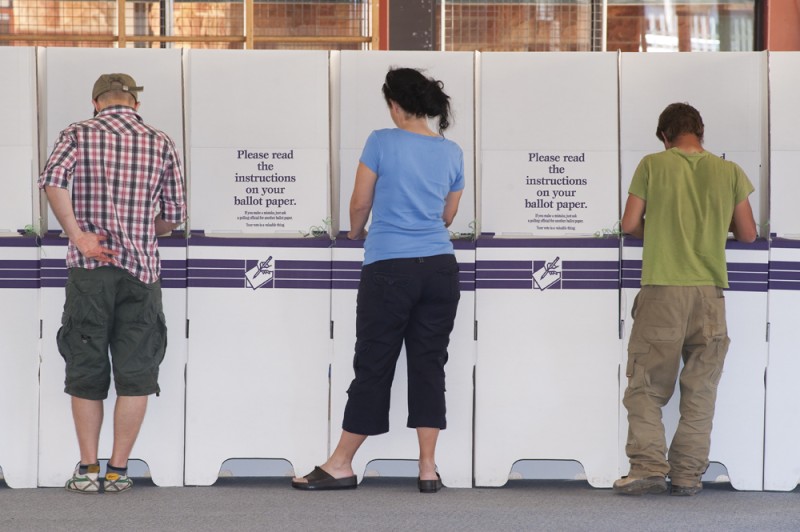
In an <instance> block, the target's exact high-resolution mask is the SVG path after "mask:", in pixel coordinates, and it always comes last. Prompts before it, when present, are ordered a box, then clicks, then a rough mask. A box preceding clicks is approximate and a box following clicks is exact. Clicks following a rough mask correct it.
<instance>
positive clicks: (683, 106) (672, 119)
mask: <svg viewBox="0 0 800 532" xmlns="http://www.w3.org/2000/svg"><path fill="white" fill-rule="evenodd" d="M704 132H705V126H704V125H703V118H702V117H701V116H700V112H699V111H698V110H697V109H695V108H694V107H692V106H691V105H689V104H688V103H672V104H669V105H668V106H667V107H666V109H664V110H663V111H662V112H661V115H660V116H659V117H658V128H657V129H656V137H658V140H660V141H662V142H663V141H664V139H665V138H666V140H667V141H669V142H673V141H674V140H675V139H676V138H678V137H679V136H680V135H684V134H691V135H695V136H696V137H697V140H699V141H700V142H703V133H704Z"/></svg>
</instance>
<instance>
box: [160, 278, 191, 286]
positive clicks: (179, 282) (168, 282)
mask: <svg viewBox="0 0 800 532" xmlns="http://www.w3.org/2000/svg"><path fill="white" fill-rule="evenodd" d="M186 287H187V282H186V278H185V277H182V278H180V279H169V278H162V279H161V288H186Z"/></svg>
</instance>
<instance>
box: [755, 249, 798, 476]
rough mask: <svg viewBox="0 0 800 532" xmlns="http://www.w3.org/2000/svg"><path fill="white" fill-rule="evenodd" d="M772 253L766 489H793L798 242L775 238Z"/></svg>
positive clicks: (796, 456)
mask: <svg viewBox="0 0 800 532" xmlns="http://www.w3.org/2000/svg"><path fill="white" fill-rule="evenodd" d="M769 253H770V257H769V331H768V333H769V365H768V366H767V375H766V383H767V397H766V412H765V418H766V419H765V425H766V426H765V434H764V489H765V490H775V491H792V490H793V489H795V487H797V483H798V481H800V452H798V449H797V441H798V438H800V407H799V406H798V404H797V401H794V400H792V398H793V397H794V395H795V393H796V389H797V378H798V375H800V357H799V356H798V353H797V350H798V347H797V346H798V340H800V333H798V328H797V310H796V309H797V308H798V305H799V304H800V240H794V239H786V238H774V239H773V240H772V242H771V246H770V252H769Z"/></svg>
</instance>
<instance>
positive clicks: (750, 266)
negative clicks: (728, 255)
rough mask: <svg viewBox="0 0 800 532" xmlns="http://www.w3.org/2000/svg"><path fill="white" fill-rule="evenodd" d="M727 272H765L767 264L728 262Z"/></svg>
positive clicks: (767, 268) (767, 269)
mask: <svg viewBox="0 0 800 532" xmlns="http://www.w3.org/2000/svg"><path fill="white" fill-rule="evenodd" d="M728 271H729V272H767V271H769V264H767V263H766V262H729V263H728Z"/></svg>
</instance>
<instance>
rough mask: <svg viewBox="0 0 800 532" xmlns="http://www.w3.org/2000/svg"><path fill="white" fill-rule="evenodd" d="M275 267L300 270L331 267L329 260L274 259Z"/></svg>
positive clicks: (326, 269)
mask: <svg viewBox="0 0 800 532" xmlns="http://www.w3.org/2000/svg"><path fill="white" fill-rule="evenodd" d="M275 268H276V269H284V268H286V269H295V270H297V269H302V270H325V271H329V270H330V269H331V261H327V260H276V261H275Z"/></svg>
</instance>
